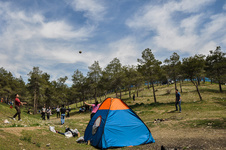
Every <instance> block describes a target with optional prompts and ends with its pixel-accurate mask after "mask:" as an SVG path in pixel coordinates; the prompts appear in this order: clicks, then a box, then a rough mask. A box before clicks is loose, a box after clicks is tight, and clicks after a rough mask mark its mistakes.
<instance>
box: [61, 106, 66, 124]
mask: <svg viewBox="0 0 226 150" xmlns="http://www.w3.org/2000/svg"><path fill="white" fill-rule="evenodd" d="M65 112H66V108H64V105H62V107H61V109H60V113H61V125H63V124H64V123H65V121H64V119H65Z"/></svg>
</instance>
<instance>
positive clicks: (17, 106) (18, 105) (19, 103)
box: [13, 94, 23, 121]
mask: <svg viewBox="0 0 226 150" xmlns="http://www.w3.org/2000/svg"><path fill="white" fill-rule="evenodd" d="M20 105H23V103H22V102H21V101H20V100H19V95H18V94H15V109H16V114H15V115H14V116H13V120H16V119H15V118H16V116H17V115H18V120H19V121H22V120H21V118H20V113H21V112H20Z"/></svg>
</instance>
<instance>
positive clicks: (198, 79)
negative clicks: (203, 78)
mask: <svg viewBox="0 0 226 150" xmlns="http://www.w3.org/2000/svg"><path fill="white" fill-rule="evenodd" d="M197 81H198V86H200V78H197Z"/></svg>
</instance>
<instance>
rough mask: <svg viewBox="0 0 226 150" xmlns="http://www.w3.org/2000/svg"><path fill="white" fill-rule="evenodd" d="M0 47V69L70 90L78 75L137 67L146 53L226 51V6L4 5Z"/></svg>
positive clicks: (141, 1) (144, 0) (22, 0)
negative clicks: (35, 75) (62, 83)
mask: <svg viewBox="0 0 226 150" xmlns="http://www.w3.org/2000/svg"><path fill="white" fill-rule="evenodd" d="M0 41H1V44H0V67H3V68H5V69H6V70H7V71H10V72H12V73H13V75H14V76H15V77H20V76H22V78H23V79H24V81H25V82H27V79H28V76H27V74H28V73H29V72H30V71H32V68H33V67H34V66H35V67H39V68H40V70H42V71H43V72H46V73H48V74H49V75H50V76H51V80H57V79H58V78H60V77H64V76H68V78H69V79H68V80H67V84H68V85H69V86H70V85H71V84H72V81H71V76H72V75H73V73H74V71H75V70H76V69H78V70H80V71H82V72H83V73H84V75H86V73H87V71H88V67H89V66H91V65H92V64H93V63H94V61H99V64H100V66H101V67H102V69H103V68H105V67H106V65H107V64H109V62H110V61H112V60H113V58H115V57H117V58H118V59H119V60H120V62H121V63H122V64H123V65H137V64H138V63H137V58H141V53H142V51H143V50H144V49H146V48H150V49H152V51H153V53H154V55H155V57H156V59H158V60H160V61H164V60H165V59H166V58H169V57H170V56H171V55H172V54H173V52H176V53H178V54H179V55H180V57H181V58H184V57H189V56H193V55H194V54H204V55H208V54H209V50H215V48H216V46H221V48H222V51H224V52H225V49H226V1H225V0H19V1H18V0H0ZM80 50H81V51H82V54H79V51H80Z"/></svg>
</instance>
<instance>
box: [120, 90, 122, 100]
mask: <svg viewBox="0 0 226 150" xmlns="http://www.w3.org/2000/svg"><path fill="white" fill-rule="evenodd" d="M120 99H122V90H121V88H120Z"/></svg>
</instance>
